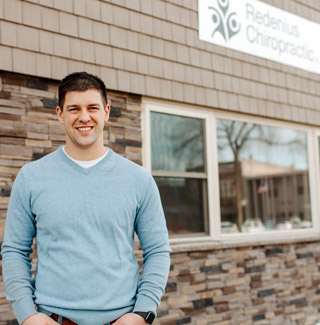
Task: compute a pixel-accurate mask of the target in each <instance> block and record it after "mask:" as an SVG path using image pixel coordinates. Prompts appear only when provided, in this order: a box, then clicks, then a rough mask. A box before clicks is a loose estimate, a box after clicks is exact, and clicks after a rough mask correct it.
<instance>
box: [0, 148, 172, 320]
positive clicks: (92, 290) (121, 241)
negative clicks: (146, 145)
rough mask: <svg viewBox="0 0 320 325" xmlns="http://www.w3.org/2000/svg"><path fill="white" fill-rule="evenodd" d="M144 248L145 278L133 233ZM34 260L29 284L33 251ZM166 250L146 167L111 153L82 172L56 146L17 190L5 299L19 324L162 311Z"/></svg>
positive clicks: (7, 243) (26, 172) (24, 173)
mask: <svg viewBox="0 0 320 325" xmlns="http://www.w3.org/2000/svg"><path fill="white" fill-rule="evenodd" d="M135 231H136V233H137V234H138V237H139V239H140V244H141V247H142V249H143V252H144V253H143V257H144V262H143V263H144V265H143V272H142V276H141V279H140V281H139V266H138V263H137V261H136V259H135V255H134V250H133V245H134V232H135ZM34 236H35V237H36V244H37V251H38V264H37V270H36V275H35V279H34V280H32V279H31V271H30V258H29V254H30V253H31V251H32V250H31V248H30V247H31V245H32V241H33V238H34ZM169 253H170V248H169V244H168V234H167V229H166V224H165V218H164V214H163V209H162V206H161V201H160V197H159V193H158V189H157V187H156V185H155V182H154V180H153V178H152V177H151V175H150V174H149V173H148V172H147V171H146V170H145V169H144V168H142V167H140V166H138V165H136V164H134V163H133V162H131V161H129V160H127V159H125V158H123V157H121V156H119V155H117V154H116V153H114V152H113V151H112V150H111V149H109V152H108V155H107V156H106V157H105V158H104V159H103V160H102V161H100V162H99V163H98V164H96V165H95V166H93V167H90V168H88V169H85V168H82V167H80V166H79V165H77V164H76V163H74V162H73V161H71V160H70V159H69V158H68V157H67V156H66V155H65V154H64V152H63V150H62V147H60V148H59V149H58V150H56V151H55V152H53V153H51V154H49V155H47V156H45V157H44V158H42V159H40V160H38V161H35V162H32V163H30V164H27V165H25V166H24V167H23V168H22V169H21V170H20V172H19V174H18V176H17V178H16V180H15V182H14V185H13V189H12V193H11V198H10V203H9V208H8V214H7V220H6V226H5V235H4V242H3V246H2V256H3V261H2V263H3V276H4V281H5V286H6V292H7V298H8V300H9V301H10V302H11V303H12V304H13V307H14V312H15V314H16V317H17V319H18V321H19V323H22V321H23V320H24V319H25V318H27V317H29V316H31V315H32V314H34V313H35V309H34V303H35V304H36V305H37V306H38V307H39V308H40V310H41V311H43V310H45V311H48V313H51V312H54V313H57V314H59V315H62V316H64V317H67V318H70V319H71V320H73V321H74V322H76V323H78V324H81V325H100V324H105V323H106V322H109V321H112V320H114V319H116V318H118V317H120V316H121V315H123V314H124V313H127V312H131V311H134V310H135V311H153V312H155V311H156V308H157V306H158V305H159V303H160V299H161V296H162V295H163V293H164V288H165V285H166V281H167V277H168V271H169V264H170V258H169Z"/></svg>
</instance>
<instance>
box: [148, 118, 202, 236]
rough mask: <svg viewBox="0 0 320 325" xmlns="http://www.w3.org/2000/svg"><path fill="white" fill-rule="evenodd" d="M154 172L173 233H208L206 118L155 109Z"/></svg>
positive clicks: (152, 138)
mask: <svg viewBox="0 0 320 325" xmlns="http://www.w3.org/2000/svg"><path fill="white" fill-rule="evenodd" d="M150 117H151V162H152V174H153V176H154V178H155V181H156V182H157V185H158V187H159V191H160V195H161V199H162V203H163V207H164V211H165V215H166V219H167V226H168V230H169V233H170V234H171V235H178V234H188V233H189V234H196V233H207V231H208V225H207V175H206V166H205V152H204V121H203V120H202V119H197V118H190V117H184V116H177V115H171V114H164V113H158V112H151V116H150Z"/></svg>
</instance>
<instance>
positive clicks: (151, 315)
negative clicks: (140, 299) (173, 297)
mask: <svg viewBox="0 0 320 325" xmlns="http://www.w3.org/2000/svg"><path fill="white" fill-rule="evenodd" d="M155 318H156V317H155V315H154V313H152V312H151V311H149V312H148V313H147V316H146V321H147V323H148V324H152V323H153V321H154V319H155Z"/></svg>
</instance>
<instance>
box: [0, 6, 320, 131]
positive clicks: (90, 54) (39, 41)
mask: <svg viewBox="0 0 320 325" xmlns="http://www.w3.org/2000/svg"><path fill="white" fill-rule="evenodd" d="M264 2H266V3H268V4H271V5H274V6H277V7H279V8H280V9H284V10H287V11H288V12H291V13H293V14H297V15H299V16H302V17H304V18H306V19H309V20H311V21H314V22H317V23H320V6H319V3H318V2H317V1H312V0H299V1H298V0H286V1H274V0H273V1H272V0H265V1H264ZM197 10H198V1H197V0H152V1H149V0H104V1H102V0H90V1H87V0H28V1H21V0H2V1H1V2H0V19H1V21H0V37H1V38H0V44H1V45H0V57H1V58H2V59H1V60H0V69H4V70H6V71H12V72H18V73H24V74H28V75H34V76H39V77H46V78H52V79H61V78H62V77H63V76H65V74H66V72H72V71H75V70H87V71H91V72H93V73H95V74H97V75H100V76H101V77H102V78H103V79H104V80H105V82H106V84H107V87H108V88H109V89H113V90H118V91H124V92H130V93H135V94H140V95H145V96H149V97H155V98H161V99H166V100H173V101H177V102H185V103H189V104H196V105H203V106H206V107H217V108H220V109H223V110H231V111H237V112H238V111H239V112H244V113H248V114H254V115H262V116H267V117H270V118H278V119H284V120H290V121H298V122H301V123H309V124H313V125H319V124H320V111H319V109H320V102H319V98H318V97H317V95H318V90H317V89H318V87H317V83H318V82H319V81H320V77H319V75H317V74H313V73H310V72H305V71H302V70H299V69H296V68H292V67H289V66H285V65H282V64H279V63H275V62H271V61H268V60H264V59H260V58H257V57H253V56H250V55H247V54H243V53H239V52H236V51H232V50H228V49H225V48H222V47H219V46H215V45H212V44H209V43H206V42H203V41H199V39H198V14H197Z"/></svg>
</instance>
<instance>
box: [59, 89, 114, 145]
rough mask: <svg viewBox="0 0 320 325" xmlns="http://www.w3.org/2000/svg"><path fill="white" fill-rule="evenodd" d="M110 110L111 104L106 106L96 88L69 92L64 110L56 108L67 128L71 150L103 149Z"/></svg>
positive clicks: (61, 121) (67, 141)
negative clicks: (105, 126)
mask: <svg viewBox="0 0 320 325" xmlns="http://www.w3.org/2000/svg"><path fill="white" fill-rule="evenodd" d="M109 111H110V107H109V105H106V106H104V104H103V102H102V98H101V94H100V92H99V91H98V90H96V89H88V90H86V91H81V92H80V91H69V92H67V93H66V96H65V101H64V105H63V110H61V108H60V107H57V109H56V112H57V115H58V118H59V122H60V123H61V124H63V125H64V128H65V130H66V145H67V147H68V148H69V149H71V150H77V149H98V150H99V149H101V147H103V128H104V123H105V122H106V121H108V119H109Z"/></svg>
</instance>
